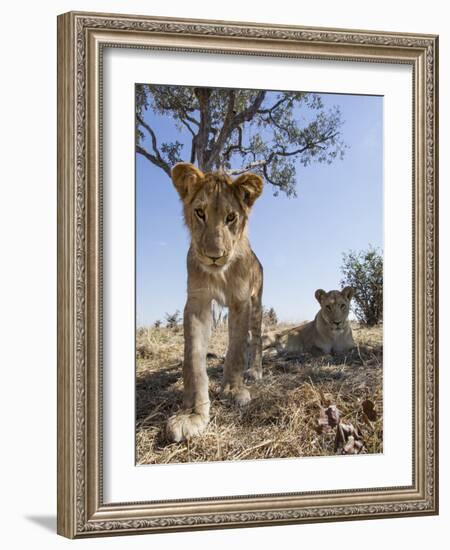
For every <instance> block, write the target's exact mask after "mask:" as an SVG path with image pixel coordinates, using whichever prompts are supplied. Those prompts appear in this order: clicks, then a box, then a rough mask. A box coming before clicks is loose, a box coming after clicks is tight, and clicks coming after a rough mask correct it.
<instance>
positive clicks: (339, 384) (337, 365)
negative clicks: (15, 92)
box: [136, 323, 383, 464]
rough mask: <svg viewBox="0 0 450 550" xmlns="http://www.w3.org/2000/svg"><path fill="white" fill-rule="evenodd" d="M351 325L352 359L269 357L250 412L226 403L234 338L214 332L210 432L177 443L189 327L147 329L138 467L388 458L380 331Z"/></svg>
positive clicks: (140, 344) (141, 348) (139, 381)
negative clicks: (173, 422) (227, 361)
mask: <svg viewBox="0 0 450 550" xmlns="http://www.w3.org/2000/svg"><path fill="white" fill-rule="evenodd" d="M285 327H286V325H283V328H285ZM352 328H353V335H354V338H355V341H356V342H357V344H358V348H357V349H356V350H354V351H352V352H350V353H349V354H347V355H345V356H340V357H333V356H330V355H326V356H321V357H313V356H311V355H309V354H302V355H301V356H297V357H288V356H283V355H278V354H277V353H276V352H275V351H270V350H268V351H266V352H265V353H264V359H263V368H264V377H263V379H262V380H261V381H259V382H256V383H252V384H249V386H248V388H249V390H250V393H251V395H252V401H251V402H250V404H249V405H248V406H247V407H245V408H243V409H238V408H236V407H234V406H233V405H232V404H231V403H229V402H228V400H225V399H222V398H221V395H220V384H221V380H222V367H223V360H224V356H225V353H226V349H227V340H228V338H227V331H226V328H225V327H222V328H219V329H217V330H215V331H213V334H212V337H211V341H210V346H209V353H208V358H207V364H208V375H209V388H210V398H211V421H210V423H209V426H208V428H207V430H206V431H205V433H204V434H203V435H202V436H200V437H198V438H196V439H193V440H192V441H189V442H184V443H169V442H168V441H167V439H166V437H165V429H164V428H165V422H166V420H167V418H168V417H169V416H170V415H172V414H174V413H176V412H177V411H178V410H179V409H180V408H181V403H182V388H183V383H182V357H183V331H182V328H181V327H175V328H173V329H169V328H140V329H139V330H138V331H137V345H136V347H137V361H136V364H137V369H136V462H137V463H138V464H164V463H176V462H201V461H216V460H244V459H257V458H286V457H301V456H325V455H327V456H328V455H334V454H337V453H338V454H342V453H355V452H360V453H381V452H382V450H383V410H382V407H383V396H382V387H383V348H382V327H381V326H377V327H372V328H367V327H364V326H359V325H358V324H356V323H354V324H353V325H352ZM272 329H273V327H272Z"/></svg>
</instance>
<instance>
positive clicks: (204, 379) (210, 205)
mask: <svg viewBox="0 0 450 550" xmlns="http://www.w3.org/2000/svg"><path fill="white" fill-rule="evenodd" d="M172 180H173V183H174V185H175V188H176V190H177V191H178V194H179V195H180V198H181V200H182V202H183V210H184V220H185V223H186V225H187V227H188V229H189V232H190V235H191V245H190V248H189V252H188V255H187V300H186V307H185V309H184V362H183V382H184V391H183V411H182V412H180V413H179V414H176V415H175V416H172V417H171V418H170V419H169V421H168V423H167V436H168V438H169V439H170V440H171V441H182V440H184V439H190V438H191V437H194V436H196V435H199V434H201V433H202V432H203V431H204V430H205V428H206V426H207V425H208V422H209V406H210V404H209V395H208V375H207V373H206V352H207V346H208V340H209V335H210V331H211V301H212V300H216V301H217V302H219V303H220V304H222V305H225V306H228V308H229V314H228V329H229V343H228V352H227V355H226V358H225V364H224V368H223V384H222V391H223V393H224V394H225V395H227V396H229V397H231V399H232V400H233V401H234V402H235V403H236V404H237V405H245V404H246V403H248V402H249V401H250V393H249V391H248V389H247V388H246V387H245V384H244V369H245V367H246V366H248V371H247V372H248V374H249V375H250V376H251V377H253V378H255V379H259V378H261V376H262V339H261V321H262V306H261V297H262V288H263V269H262V266H261V264H260V262H259V260H258V258H257V257H256V255H255V253H254V252H253V250H252V248H251V246H250V243H249V240H248V237H247V227H248V220H249V216H250V213H251V210H252V207H253V204H254V202H255V201H256V199H257V198H258V197H259V196H260V195H261V193H262V190H263V180H262V179H261V178H260V177H259V176H257V175H255V174H251V173H245V174H242V175H241V176H239V177H238V178H236V179H234V180H233V179H231V178H230V177H229V176H227V175H226V174H224V173H221V172H213V173H209V172H208V173H205V174H204V173H203V172H201V171H200V170H199V169H198V168H196V167H195V166H194V165H192V164H188V163H180V164H177V165H176V166H175V167H174V168H173V170H172ZM249 331H251V334H252V340H251V342H250V345H248V341H247V340H248V334H249ZM248 352H249V355H250V362H249V363H250V364H249V365H248V363H247V358H248Z"/></svg>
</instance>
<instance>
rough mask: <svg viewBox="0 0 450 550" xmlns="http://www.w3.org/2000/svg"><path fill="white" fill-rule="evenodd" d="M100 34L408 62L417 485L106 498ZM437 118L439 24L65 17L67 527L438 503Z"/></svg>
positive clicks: (61, 406)
mask: <svg viewBox="0 0 450 550" xmlns="http://www.w3.org/2000/svg"><path fill="white" fill-rule="evenodd" d="M105 48H139V49H144V50H147V51H149V52H151V51H152V50H168V51H178V52H198V53H200V54H202V55H208V53H216V54H224V55H226V54H230V53H232V54H247V55H253V56H273V57H289V58H295V57H298V58H303V59H304V58H306V59H328V60H342V61H355V62H367V63H393V64H405V65H409V66H410V67H411V68H412V75H413V85H412V86H413V87H412V89H413V105H412V126H413V139H412V143H413V151H412V162H413V168H412V174H413V181H412V194H411V200H412V205H413V206H412V209H413V220H412V235H413V244H412V249H413V329H412V334H413V345H412V349H413V360H412V363H413V375H412V380H413V387H412V388H411V390H412V395H413V418H412V421H411V426H412V431H413V437H412V441H413V452H412V455H413V456H412V464H413V471H412V481H413V482H412V484H411V485H408V486H400V487H398V486H392V487H383V488H373V489H367V488H362V489H342V490H335V489H334V490H329V491H318V492H303V493H295V492H288V493H283V494H267V495H265V494H259V495H250V496H235V497H229V496H228V497H220V496H218V497H217V498H211V497H208V498H192V499H182V500H176V501H161V500H157V501H155V500H152V495H151V494H149V495H148V501H146V502H125V503H124V502H117V503H106V502H104V499H103V488H104V479H103V466H102V464H103V458H104V456H103V434H102V429H103V409H102V403H103V401H102V395H103V394H102V382H103V370H102V369H103V355H102V346H103V340H102V326H103V325H102V324H103V307H102V303H103V302H102V300H103V263H102V259H103V248H102V246H103V244H102V243H103V241H102V238H103V233H102V232H103V224H102V208H103V202H102V200H103V194H102V186H103V157H102V139H103V135H102V95H101V89H102V85H103V81H102V76H103V65H102V59H103V57H102V56H103V51H104V49H105ZM437 132H438V38H437V36H432V35H417V34H406V33H386V32H375V31H353V30H341V29H321V28H304V27H295V26H281V25H268V24H259V23H258V24H256V23H237V22H233V23H231V22H223V21H203V20H187V19H170V18H156V17H144V16H131V15H111V14H96V13H77V12H70V13H66V14H63V15H60V16H59V17H58V533H59V534H61V535H63V536H66V537H69V538H82V537H89V536H101V535H119V534H133V533H152V532H162V531H183V530H192V529H206V528H209V529H214V528H216V529H218V528H231V527H246V526H248V527H250V526H263V525H276V524H278V525H280V524H289V523H305V522H317V521H342V520H356V519H375V518H386V517H399V516H418V515H432V514H437V513H438V342H437V338H438V275H437V267H438V163H437V155H438V133H437ZM131 368H133V367H131ZM200 467H201V466H200Z"/></svg>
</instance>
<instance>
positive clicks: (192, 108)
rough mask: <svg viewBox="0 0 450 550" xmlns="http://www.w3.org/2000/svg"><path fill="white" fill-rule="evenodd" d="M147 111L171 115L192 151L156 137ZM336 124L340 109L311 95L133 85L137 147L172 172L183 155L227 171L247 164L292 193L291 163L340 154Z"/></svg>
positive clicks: (201, 165)
mask: <svg viewBox="0 0 450 550" xmlns="http://www.w3.org/2000/svg"><path fill="white" fill-rule="evenodd" d="M147 111H151V112H153V113H154V114H156V115H159V116H167V117H170V118H172V119H173V122H174V125H175V127H176V129H177V130H178V131H179V132H180V135H181V133H183V134H184V138H186V137H187V138H188V147H189V144H190V151H189V152H187V151H185V150H184V149H185V144H184V143H182V142H181V141H178V140H174V141H163V142H161V141H160V139H159V138H158V136H157V134H156V132H155V130H154V127H152V124H151V123H150V122H149V117H148V116H146V112H147ZM341 126H342V119H341V113H340V110H339V108H338V107H334V108H333V109H331V110H325V108H324V106H323V102H322V99H321V97H320V96H319V95H317V94H313V93H305V92H267V91H255V90H237V89H217V88H195V87H185V86H161V85H150V84H139V85H137V87H136V152H137V153H138V154H140V155H142V156H144V157H145V158H146V159H147V160H149V161H150V162H151V163H152V164H154V165H155V166H158V167H159V168H161V170H163V171H164V172H165V173H166V174H167V175H168V176H169V177H170V170H171V168H172V166H173V165H174V164H176V163H177V162H181V161H185V162H186V161H190V162H192V163H195V164H197V166H198V167H199V168H200V169H201V170H203V171H211V170H218V169H221V170H224V171H226V172H227V173H229V174H230V175H238V174H241V173H243V172H246V171H248V170H252V171H253V172H255V173H257V174H259V175H261V176H262V177H263V178H264V179H265V180H266V181H267V182H268V183H271V184H272V185H273V186H274V194H275V195H276V194H278V192H279V191H283V192H284V193H286V195H287V196H295V195H296V167H298V166H299V165H302V166H303V167H306V166H308V165H309V164H311V162H313V161H316V162H327V163H331V162H333V160H334V159H336V158H342V157H343V154H344V150H345V144H344V143H343V141H342V137H341V132H340V128H341ZM183 141H186V139H184V140H183Z"/></svg>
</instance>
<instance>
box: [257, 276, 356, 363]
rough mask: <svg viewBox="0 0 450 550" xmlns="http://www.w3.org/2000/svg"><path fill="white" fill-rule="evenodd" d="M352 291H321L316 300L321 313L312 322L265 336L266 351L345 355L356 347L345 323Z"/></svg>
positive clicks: (349, 329)
mask: <svg viewBox="0 0 450 550" xmlns="http://www.w3.org/2000/svg"><path fill="white" fill-rule="evenodd" d="M354 293H355V290H354V289H353V288H352V287H349V286H347V287H345V288H344V289H342V291H339V290H330V292H325V290H322V289H321V288H320V289H318V290H316V292H315V297H316V300H317V301H318V302H319V304H320V310H319V312H318V313H317V315H316V317H315V319H314V321H310V322H309V323H305V324H303V325H300V326H298V327H294V328H292V329H289V330H287V331H284V332H282V333H279V334H275V335H272V336H270V335H268V337H266V339H265V347H266V348H269V347H276V348H278V349H281V350H283V351H286V352H288V353H302V352H312V353H324V354H327V353H344V352H347V351H349V350H350V349H352V348H354V347H355V342H354V340H353V335H352V329H351V327H350V323H349V321H348V314H349V311H350V302H351V299H352V298H353V295H354Z"/></svg>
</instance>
